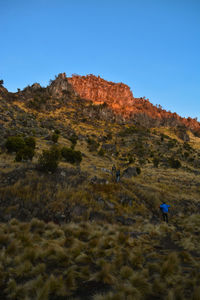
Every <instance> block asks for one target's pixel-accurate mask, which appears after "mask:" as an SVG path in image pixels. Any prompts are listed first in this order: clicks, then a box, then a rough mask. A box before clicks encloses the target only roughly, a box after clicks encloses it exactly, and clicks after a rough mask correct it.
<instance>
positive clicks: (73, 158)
mask: <svg viewBox="0 0 200 300" xmlns="http://www.w3.org/2000/svg"><path fill="white" fill-rule="evenodd" d="M61 154H62V156H63V158H64V159H65V161H67V162H69V163H71V164H74V163H80V162H81V161H82V154H81V152H80V151H75V150H73V149H71V148H67V147H63V148H62V149H61Z"/></svg>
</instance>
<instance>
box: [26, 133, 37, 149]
mask: <svg viewBox="0 0 200 300" xmlns="http://www.w3.org/2000/svg"><path fill="white" fill-rule="evenodd" d="M24 141H25V144H26V145H27V146H28V147H30V148H32V149H35V146H36V142H35V139H34V137H32V136H29V137H26V138H25V139H24Z"/></svg>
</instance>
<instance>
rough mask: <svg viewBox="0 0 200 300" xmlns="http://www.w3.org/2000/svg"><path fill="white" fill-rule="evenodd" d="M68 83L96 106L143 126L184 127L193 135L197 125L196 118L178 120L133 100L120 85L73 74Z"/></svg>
mask: <svg viewBox="0 0 200 300" xmlns="http://www.w3.org/2000/svg"><path fill="white" fill-rule="evenodd" d="M68 82H69V83H70V84H71V85H72V87H73V88H74V90H75V91H76V92H77V93H78V94H79V95H80V96H81V97H82V98H85V99H88V100H92V101H93V102H94V103H95V104H101V103H106V104H107V105H108V106H109V107H111V108H112V109H113V110H114V111H115V112H116V113H117V114H121V115H123V116H124V117H125V118H134V119H135V121H137V122H139V123H140V124H141V123H142V124H143V125H144V126H148V127H151V126H173V127H174V126H178V125H181V124H184V125H185V126H187V128H190V129H191V130H192V131H193V132H195V133H196V134H199V132H200V124H199V122H197V120H196V119H191V118H187V119H186V118H181V117H180V116H179V115H177V114H176V113H171V112H167V111H166V110H164V109H162V107H161V106H158V107H157V106H154V105H153V104H152V103H150V102H149V100H148V99H145V97H144V98H134V97H133V94H132V92H131V90H130V88H129V87H128V86H127V85H125V84H123V83H114V82H111V81H106V80H104V79H102V78H100V77H99V76H98V77H96V76H94V75H87V76H79V75H74V76H72V77H71V78H68Z"/></svg>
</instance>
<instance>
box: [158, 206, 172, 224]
mask: <svg viewBox="0 0 200 300" xmlns="http://www.w3.org/2000/svg"><path fill="white" fill-rule="evenodd" d="M169 207H170V205H168V204H166V203H165V202H163V204H161V205H160V210H161V212H162V216H163V221H164V222H166V223H168V208H169Z"/></svg>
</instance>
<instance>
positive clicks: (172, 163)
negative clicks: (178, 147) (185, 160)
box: [169, 157, 181, 169]
mask: <svg viewBox="0 0 200 300" xmlns="http://www.w3.org/2000/svg"><path fill="white" fill-rule="evenodd" d="M169 165H170V167H171V168H174V169H178V168H180V167H181V162H180V161H179V160H178V159H174V158H173V157H171V158H170V159H169Z"/></svg>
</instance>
